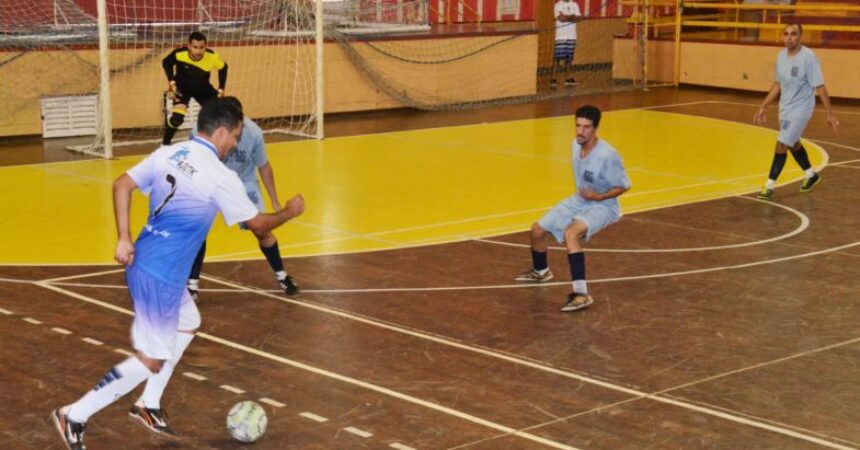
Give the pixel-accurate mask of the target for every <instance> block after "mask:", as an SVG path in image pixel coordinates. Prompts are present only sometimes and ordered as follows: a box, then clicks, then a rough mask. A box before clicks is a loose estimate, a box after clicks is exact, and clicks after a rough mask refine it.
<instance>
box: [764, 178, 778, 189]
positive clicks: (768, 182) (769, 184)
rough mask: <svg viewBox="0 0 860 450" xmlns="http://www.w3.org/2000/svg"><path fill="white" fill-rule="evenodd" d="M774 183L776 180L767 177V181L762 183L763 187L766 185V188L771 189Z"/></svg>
mask: <svg viewBox="0 0 860 450" xmlns="http://www.w3.org/2000/svg"><path fill="white" fill-rule="evenodd" d="M775 185H776V180H770V179H768V180H767V183H765V184H764V187H766V188H768V189H773V187H774V186H775Z"/></svg>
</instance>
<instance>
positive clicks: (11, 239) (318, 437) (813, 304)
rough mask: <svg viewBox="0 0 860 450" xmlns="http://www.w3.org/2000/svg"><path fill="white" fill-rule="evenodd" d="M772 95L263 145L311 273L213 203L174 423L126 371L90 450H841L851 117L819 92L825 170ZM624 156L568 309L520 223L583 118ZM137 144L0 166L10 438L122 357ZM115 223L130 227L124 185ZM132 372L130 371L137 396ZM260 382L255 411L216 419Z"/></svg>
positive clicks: (856, 135)
mask: <svg viewBox="0 0 860 450" xmlns="http://www.w3.org/2000/svg"><path fill="white" fill-rule="evenodd" d="M761 100H762V97H761V96H760V95H758V94H742V93H731V92H722V91H713V90H705V89H692V88H684V89H680V90H676V89H655V90H652V91H650V92H634V93H624V94H614V95H612V96H595V97H578V98H575V99H573V100H564V101H554V102H546V103H541V104H530V105H519V106H507V107H500V108H495V109H487V110H480V111H464V112H456V113H405V112H392V113H387V114H384V113H375V115H372V116H370V117H365V118H362V117H350V118H342V119H337V118H336V119H334V120H333V121H331V122H330V127H331V128H330V129H331V130H332V132H331V133H329V136H333V137H329V138H327V139H325V140H323V141H312V140H308V141H294V142H279V143H272V144H270V145H269V146H268V154H269V158H270V160H271V161H272V164H273V166H274V170H275V178H276V181H277V187H278V191H279V194H280V196H281V198H282V200H286V199H287V198H289V196H291V195H292V194H293V193H298V192H300V193H302V194H303V195H304V196H305V200H306V202H307V210H306V212H305V214H304V215H302V216H301V217H299V218H298V219H296V220H294V221H292V222H289V223H287V224H286V225H285V226H283V227H282V228H280V229H278V230H277V231H276V232H275V234H276V236H277V237H278V240H279V243H280V245H281V252H282V254H283V255H284V256H285V266H286V268H287V270H288V271H289V272H290V274H291V275H293V276H294V277H295V278H296V279H297V281H298V282H299V283H300V284H301V286H302V288H303V291H302V292H301V293H300V294H299V295H298V296H296V297H294V298H288V297H286V296H284V295H283V293H282V292H281V291H279V290H277V289H276V288H277V285H276V283H275V282H274V279H273V276H272V274H271V271H270V269H269V267H268V265H267V264H266V262H265V260H263V259H262V255H261V254H260V251H259V249H258V248H257V247H256V240H255V239H254V238H253V236H252V235H251V234H250V233H246V232H242V231H240V230H238V228H237V227H233V228H232V229H227V228H226V227H224V225H223V222H221V219H220V218H219V219H217V220H216V224H215V226H214V227H213V230H212V233H211V234H210V237H209V241H208V253H207V260H206V264H205V266H204V270H203V272H204V275H203V279H202V280H201V287H202V290H201V295H200V297H201V299H200V303H199V308H200V311H201V314H202V316H203V325H202V327H201V329H200V332H199V334H198V338H197V339H196V340H195V341H194V343H193V344H192V345H191V347H190V348H189V349H188V351H187V352H186V354H185V357H184V358H183V360H182V362H181V364H180V366H179V367H178V368H177V370H176V372H175V375H174V378H173V380H172V381H171V384H170V385H169V386H168V388H167V392H166V394H165V396H164V400H163V403H162V405H163V407H164V408H165V409H166V410H167V412H168V413H169V414H170V416H169V419H170V424H171V426H172V427H173V428H174V429H176V430H177V431H178V432H180V433H182V434H183V436H185V437H184V438H183V439H182V440H180V441H177V442H170V441H163V440H159V439H157V438H155V437H151V436H150V435H149V434H147V433H146V431H144V430H143V428H141V427H139V426H138V425H135V424H133V423H132V422H130V421H129V420H128V418H127V417H128V416H127V410H128V408H129V406H130V405H131V403H132V402H133V401H134V399H136V398H137V395H138V391H135V392H133V393H132V394H131V395H129V396H126V397H124V398H123V399H121V400H120V401H118V402H117V403H115V404H114V405H112V406H111V407H109V408H107V409H106V410H104V411H102V412H101V413H99V414H97V415H96V416H94V417H93V418H92V419H91V420H90V422H89V423H88V428H87V437H86V439H87V444H88V447H89V448H91V449H96V450H98V449H148V448H164V449H184V448H188V449H230V448H257V449H356V448H367V449H385V448H391V449H398V450H409V449H415V450H429V449H469V450H477V449H505V450H507V449H542V448H557V449H645V448H652V449H698V448H707V449H816V448H834V449H857V448H860V408H858V407H857V405H858V404H860V388H858V384H860V365H858V361H860V327H858V324H860V303H858V302H857V299H858V298H860V282H858V281H857V276H858V273H860V270H858V269H860V232H858V229H860V214H858V211H860V195H858V192H860V144H858V142H860V132H858V129H860V127H858V126H860V108H858V107H857V106H856V105H853V104H850V103H838V104H837V105H836V106H835V111H836V115H837V117H838V118H839V120H840V122H841V123H842V128H841V130H840V131H839V132H838V133H834V132H833V131H832V130H830V129H829V128H828V127H827V125H826V123H825V121H824V117H823V113H821V112H817V113H816V116H815V117H814V118H813V120H812V121H811V122H810V126H809V128H807V132H806V134H805V137H806V138H807V142H806V143H805V144H806V148H807V149H808V150H809V153H810V157H811V160H812V163H813V165H814V166H815V167H817V168H819V169H820V171H821V172H820V173H821V175H822V177H823V181H822V183H820V184H819V185H818V186H816V188H815V189H814V190H813V191H812V192H811V193H807V194H801V193H799V192H798V188H799V182H800V180H801V178H802V173H801V171H800V169H799V168H798V167H797V165H796V163H795V162H794V161H793V160H791V159H789V162H788V163H787V165H786V169H785V171H784V172H783V174H782V176H781V178H780V180H779V182H780V183H781V184H780V186H779V187H778V188H777V189H776V194H775V196H774V198H773V200H771V201H762V200H759V199H757V198H756V197H755V193H756V192H757V191H758V189H760V187H761V185H762V184H763V182H764V180H765V177H766V174H767V170H768V168H769V165H770V160H771V158H772V154H773V146H774V141H775V139H776V131H775V122H776V109H775V108H772V109H771V111H770V116H771V117H770V118H769V119H770V127H767V128H763V127H757V126H753V125H752V124H751V122H752V116H753V114H754V113H755V109H756V107H757V105H758V104H759V103H760V102H761ZM584 103H593V104H596V105H598V106H600V107H601V108H602V109H603V110H604V118H603V122H602V123H601V126H600V128H599V130H598V134H599V136H600V137H601V138H603V139H606V140H607V141H609V142H610V143H612V144H613V145H614V146H615V147H616V148H617V149H618V150H619V151H620V153H621V155H622V157H623V158H624V161H625V165H626V167H627V170H628V173H629V175H630V178H631V180H632V182H633V189H632V190H630V191H629V192H628V193H626V194H624V195H623V196H622V197H621V204H622V208H623V211H624V213H625V216H624V218H623V219H622V220H621V221H620V222H618V223H617V224H615V225H613V226H611V227H609V228H608V229H607V230H604V231H603V232H601V233H600V234H598V235H597V236H596V237H595V238H594V239H592V241H590V242H589V243H588V244H587V246H586V252H587V253H586V254H587V257H586V258H587V267H588V269H587V274H588V283H589V291H590V293H591V294H592V295H593V296H594V298H595V303H594V304H593V305H592V306H591V307H589V308H588V309H586V310H584V311H581V312H576V313H562V312H560V311H559V308H560V307H561V305H562V303H563V302H564V300H565V296H566V294H567V293H568V292H569V291H570V283H569V282H568V281H567V280H568V279H569V275H568V269H567V261H566V251H565V250H564V249H563V248H562V247H560V246H554V247H551V248H552V249H553V250H551V251H550V267H551V268H552V269H553V271H554V273H555V274H556V278H555V279H554V280H553V281H552V282H550V283H546V284H542V285H527V284H518V283H515V282H514V281H513V277H514V276H515V275H516V274H518V273H520V272H522V271H523V270H525V269H527V268H529V266H530V264H531V259H530V255H529V250H528V242H529V236H528V232H527V230H528V229H529V227H530V225H531V223H532V222H534V221H536V220H537V219H538V218H540V216H541V215H542V214H543V213H544V212H545V211H546V210H548V209H549V208H550V207H552V206H553V205H554V204H555V203H557V202H558V201H560V200H561V199H563V198H564V197H566V196H568V195H570V193H572V192H573V189H574V186H573V180H572V174H571V167H570V142H571V140H572V139H573V138H574V128H573V118H572V114H573V111H574V110H575V109H576V108H577V107H578V106H581V105H582V104H584ZM141 158H142V155H129V156H123V157H121V158H118V159H115V160H78V161H65V162H53V163H51V162H48V163H33V164H25V163H17V162H16V163H14V164H10V163H6V164H4V165H3V166H2V167H0V174H2V175H0V186H2V188H0V189H2V191H3V192H4V195H3V196H2V197H0V210H2V211H3V214H2V216H0V242H2V244H0V277H2V278H0V339H2V342H3V344H2V348H3V356H4V358H3V359H4V363H3V367H2V369H0V405H2V408H0V425H2V429H3V432H2V433H0V443H2V446H3V447H6V448H34V449H60V448H62V443H61V442H60V441H59V439H58V438H57V436H56V435H55V434H56V433H55V431H54V430H52V429H51V427H50V426H49V425H48V424H46V420H45V419H46V417H47V416H48V414H49V412H50V411H51V410H52V409H53V408H55V407H58V406H61V405H64V404H68V403H70V402H72V401H74V400H75V399H77V398H78V397H79V396H80V395H82V394H83V393H84V392H85V391H86V390H88V389H90V388H91V387H92V386H93V385H94V384H95V383H96V382H97V381H98V380H99V378H101V377H102V375H103V374H104V372H105V371H106V370H107V369H108V368H110V367H111V366H112V365H113V364H116V363H117V362H119V361H121V360H122V359H123V358H125V356H124V355H128V354H130V350H131V348H130V342H129V326H130V323H131V314H132V312H131V305H130V300H129V298H128V295H127V292H126V289H125V283H124V273H123V270H122V268H121V267H120V266H118V265H116V264H114V263H113V262H112V256H113V250H114V245H115V231H114V225H113V212H112V203H111V193H110V192H111V183H112V180H113V179H114V178H115V177H116V176H118V175H119V174H121V173H123V172H124V171H125V170H127V169H128V168H129V167H131V166H132V165H133V164H135V163H136V162H137V161H139V160H140V159H141ZM132 215H133V217H134V222H133V228H134V229H135V230H139V229H140V228H141V226H142V225H143V224H144V222H145V215H146V201H145V198H144V197H142V196H140V195H138V194H135V198H134V203H133V211H132ZM139 389H140V388H139ZM241 400H255V401H258V402H260V403H261V404H263V405H264V407H265V408H266V412H267V414H268V418H269V424H268V432H267V434H266V435H265V436H264V437H263V439H262V440H261V441H259V442H257V443H255V444H252V445H242V444H240V443H238V442H236V441H234V440H232V439H231V438H230V436H229V434H227V431H226V429H225V425H224V422H225V417H226V414H227V411H228V410H229V409H230V407H231V406H232V405H233V404H235V403H236V402H238V401H241Z"/></svg>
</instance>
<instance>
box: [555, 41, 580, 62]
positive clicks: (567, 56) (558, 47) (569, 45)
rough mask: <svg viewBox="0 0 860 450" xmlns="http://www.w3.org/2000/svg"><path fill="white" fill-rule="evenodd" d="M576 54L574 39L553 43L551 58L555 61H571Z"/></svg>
mask: <svg viewBox="0 0 860 450" xmlns="http://www.w3.org/2000/svg"><path fill="white" fill-rule="evenodd" d="M575 53H576V39H570V40H563V41H555V46H554V47H553V50H552V58H553V59H554V60H556V61H573V55H574V54H575Z"/></svg>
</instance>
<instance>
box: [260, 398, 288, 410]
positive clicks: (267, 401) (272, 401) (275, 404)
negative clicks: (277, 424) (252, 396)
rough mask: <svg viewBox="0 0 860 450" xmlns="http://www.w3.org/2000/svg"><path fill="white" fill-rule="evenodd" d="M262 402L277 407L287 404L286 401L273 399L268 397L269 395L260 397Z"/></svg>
mask: <svg viewBox="0 0 860 450" xmlns="http://www.w3.org/2000/svg"><path fill="white" fill-rule="evenodd" d="M260 403H265V404H267V405H271V406H274V407H275V408H283V407H284V406H287V404H286V403H281V402H279V401H277V400H272V399H270V398H267V397H262V398H260Z"/></svg>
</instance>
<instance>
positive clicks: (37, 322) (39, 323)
mask: <svg viewBox="0 0 860 450" xmlns="http://www.w3.org/2000/svg"><path fill="white" fill-rule="evenodd" d="M22 320H24V322H27V323H32V324H33V325H41V324H42V321H41V320H37V319H34V318H32V317H25V318H24V319H22Z"/></svg>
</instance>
